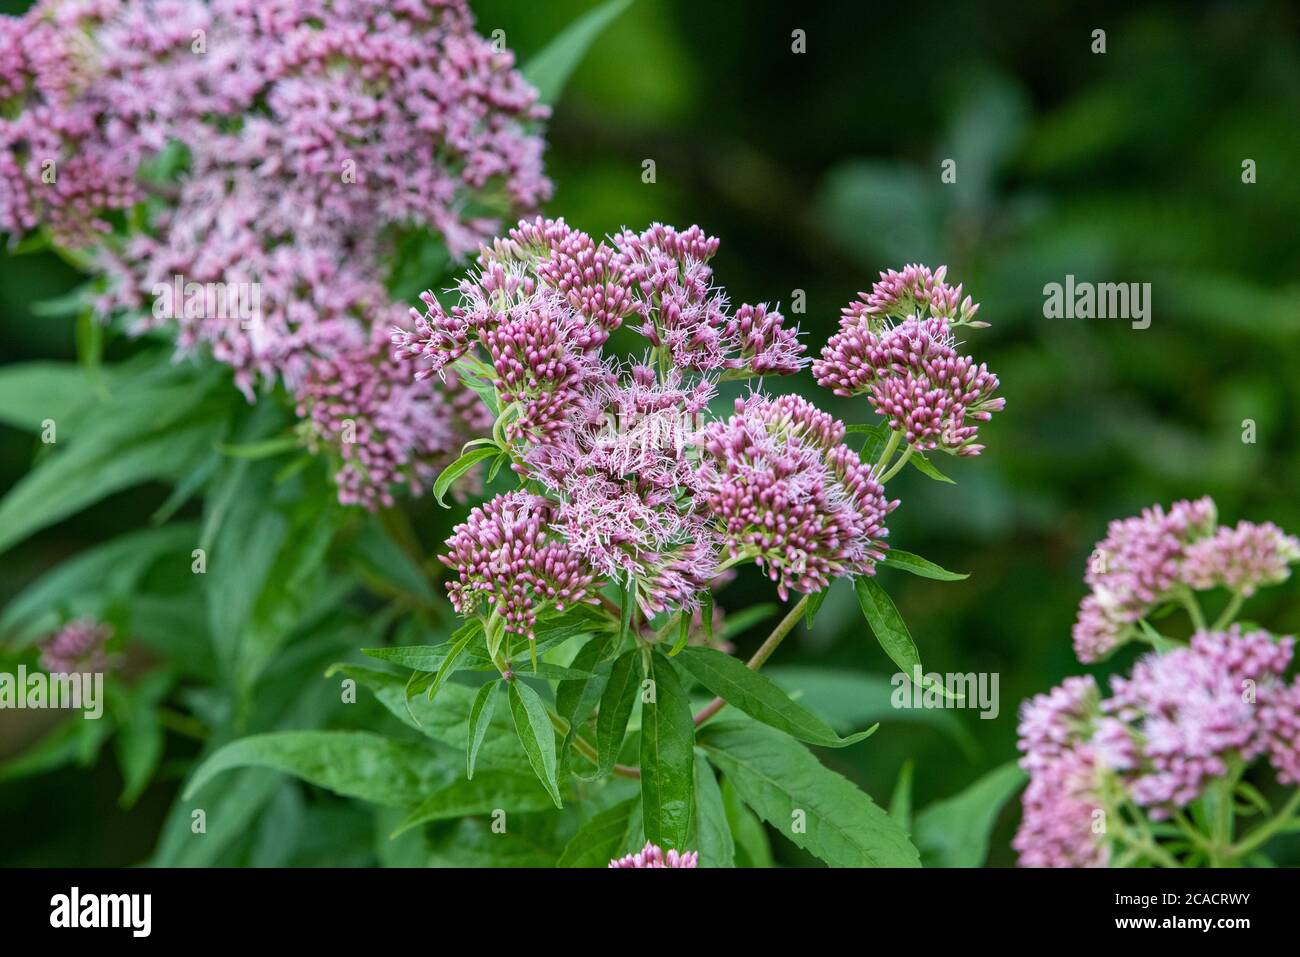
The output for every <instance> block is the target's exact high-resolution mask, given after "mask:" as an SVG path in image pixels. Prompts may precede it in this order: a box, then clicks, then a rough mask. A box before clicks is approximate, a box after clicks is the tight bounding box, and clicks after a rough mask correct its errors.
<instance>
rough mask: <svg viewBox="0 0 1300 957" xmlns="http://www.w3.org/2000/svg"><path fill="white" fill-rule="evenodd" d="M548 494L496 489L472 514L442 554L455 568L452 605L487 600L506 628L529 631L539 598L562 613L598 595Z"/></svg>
mask: <svg viewBox="0 0 1300 957" xmlns="http://www.w3.org/2000/svg"><path fill="white" fill-rule="evenodd" d="M554 520H555V508H554V505H553V503H552V502H551V501H550V500H549V499H545V498H542V497H541V496H539V495H531V494H529V493H527V492H509V493H507V494H505V495H498V496H497V497H496V498H494V499H492V501H490V502H488V503H487V504H486V505H482V506H479V507H477V508H475V509H474V510H473V511H472V512H470V515H469V518H468V519H467V520H466V521H465V522H464V523H462V524H460V525H458V526H456V529H455V531H454V532H453V533H452V536H451V537H450V538H448V539H447V548H448V553H447V554H446V555H440V556H439V558H440V559H441V560H442V562H443V563H444V564H446V565H447V566H448V567H449V568H451V569H452V570H453V571H454V572H455V573H456V577H455V579H453V580H451V581H449V582H448V583H447V594H448V595H449V596H450V598H451V603H452V605H453V606H454V607H455V609H456V611H457V612H458V613H460V614H462V615H472V614H475V613H476V612H477V611H478V610H479V607H480V605H481V604H483V603H486V604H487V605H488V606H489V607H490V610H491V611H492V612H494V613H495V614H498V615H500V616H501V617H502V618H504V619H505V625H506V627H507V628H508V629H510V630H511V631H513V632H515V633H517V634H521V635H525V636H527V637H528V638H530V639H531V638H532V637H533V628H534V626H535V625H536V623H537V612H538V609H539V608H540V606H542V605H543V604H547V605H549V606H550V607H551V608H553V609H555V610H556V611H563V610H564V609H566V608H568V607H570V606H571V605H575V604H578V603H580V602H592V603H594V602H595V601H597V599H596V597H595V587H594V584H593V582H594V576H593V574H592V572H591V570H590V568H589V566H588V565H587V564H586V562H584V561H583V560H582V557H581V556H580V555H579V554H578V553H577V552H576V551H575V550H574V549H572V548H571V547H569V545H568V543H566V542H565V541H564V539H563V537H562V536H560V535H559V534H557V533H556V532H555V531H554V529H553V528H552V523H553V522H554Z"/></svg>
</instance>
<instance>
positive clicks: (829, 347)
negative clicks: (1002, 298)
mask: <svg viewBox="0 0 1300 957" xmlns="http://www.w3.org/2000/svg"><path fill="white" fill-rule="evenodd" d="M945 271H946V267H942V268H940V269H939V270H938V271H937V272H936V273H933V274H932V273H931V272H930V270H929V269H928V268H926V267H924V266H908V267H907V268H906V269H905V270H903V272H901V273H896V272H894V271H892V270H891V271H890V272H888V273H883V274H882V277H881V281H880V282H879V283H877V284H876V285H875V287H873V289H872V292H871V293H870V294H866V293H862V294H860V297H859V301H858V302H856V303H853V304H852V305H850V306H849V307H847V308H846V309H844V311H843V316H842V318H841V319H840V328H839V331H838V332H837V333H836V334H835V335H833V336H832V337H831V338H830V340H829V341H828V342H827V344H826V347H825V348H824V349H822V354H821V358H820V359H818V360H817V361H815V362H814V363H813V375H814V376H815V377H816V379H817V383H818V384H819V385H821V386H822V387H824V388H827V389H830V390H832V391H833V392H834V393H835V394H836V395H841V396H855V395H861V394H864V393H865V394H866V395H867V396H868V398H869V400H870V402H871V404H872V406H873V407H874V408H875V409H876V411H877V412H879V413H880V414H881V415H882V416H884V418H885V420H886V421H887V423H888V425H889V427H890V429H891V430H893V431H895V432H899V433H901V434H902V435H903V437H904V438H905V439H906V441H907V443H908V444H909V445H910V446H913V447H915V448H917V449H922V450H930V449H939V448H941V449H943V450H945V451H948V452H952V453H955V454H958V455H978V454H979V453H980V451H982V449H983V446H981V445H979V444H978V443H977V442H976V441H975V440H976V437H977V435H978V432H979V426H978V423H979V422H987V421H988V420H989V419H990V418H991V416H992V414H993V413H994V412H997V411H1000V410H1001V409H1002V408H1003V406H1004V405H1005V400H1004V399H1002V398H998V397H995V396H994V393H995V392H996V391H997V389H998V385H999V383H998V378H997V376H995V375H994V374H993V373H991V372H990V371H989V369H988V366H986V365H984V364H982V363H979V364H977V363H976V362H975V360H974V359H972V358H971V357H970V356H964V355H961V354H960V353H959V352H958V351H957V345H958V343H957V340H956V337H955V336H954V334H953V331H952V330H953V328H954V327H955V326H957V325H961V324H964V323H967V320H969V318H970V317H971V316H972V315H974V312H975V310H976V309H978V306H974V305H972V304H971V303H970V300H969V298H967V299H966V300H965V301H964V303H962V304H959V303H957V299H956V298H954V297H959V296H960V292H961V290H960V287H958V288H957V289H956V290H953V289H951V288H949V287H948V286H946V285H945V284H944V283H943V276H944V273H945Z"/></svg>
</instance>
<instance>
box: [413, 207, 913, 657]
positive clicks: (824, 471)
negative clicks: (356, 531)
mask: <svg viewBox="0 0 1300 957" xmlns="http://www.w3.org/2000/svg"><path fill="white" fill-rule="evenodd" d="M717 249H718V241H717V240H716V239H714V238H712V237H709V236H707V235H705V233H704V232H703V231H702V230H701V229H700V228H699V227H698V226H692V227H691V228H690V229H687V230H683V231H679V230H676V229H674V228H673V227H670V226H663V225H659V224H655V225H653V226H651V227H650V228H649V229H647V230H645V231H644V232H641V233H634V232H631V231H629V230H624V231H623V232H621V233H619V234H618V235H617V236H614V237H613V238H612V239H611V240H610V241H609V242H598V241H596V240H593V239H592V238H591V237H590V236H588V235H587V234H586V233H583V232H581V231H578V230H575V229H572V228H571V227H569V226H568V225H566V224H565V223H564V222H563V220H543V219H538V220H535V221H532V222H523V223H520V225H519V226H518V228H516V229H514V230H511V231H510V233H509V235H508V236H507V237H505V238H503V239H500V240H498V241H497V242H496V243H495V244H494V245H493V246H492V247H491V248H485V249H484V250H483V252H482V254H481V256H480V258H479V261H478V266H477V269H476V270H475V271H474V272H473V273H472V274H471V275H470V276H469V277H468V278H467V279H466V280H465V281H464V282H462V283H461V284H460V286H459V288H458V290H457V292H458V294H459V295H458V301H457V302H456V303H455V304H454V305H451V306H450V307H445V306H444V305H443V304H442V303H440V302H439V300H438V299H437V298H436V297H435V296H434V295H433V294H432V293H426V294H425V296H424V297H423V299H424V303H425V310H424V311H423V313H417V314H416V315H415V316H414V329H413V330H410V331H407V330H404V329H398V330H396V331H395V333H394V338H393V342H394V346H395V349H396V351H397V358H398V360H399V361H411V362H416V363H418V364H419V365H420V367H421V369H420V373H419V374H420V375H421V376H424V377H428V376H432V375H445V374H447V373H448V372H450V371H453V370H455V371H459V372H462V373H465V372H466V370H469V372H468V373H467V374H473V375H477V376H479V377H481V379H482V380H483V381H484V384H485V385H486V384H488V383H490V384H491V386H492V388H493V389H494V390H495V393H496V395H497V396H498V398H499V399H500V402H501V406H502V407H501V411H500V416H499V418H498V421H497V424H496V427H495V428H494V430H493V431H494V435H495V437H496V440H497V442H498V445H499V447H500V448H501V449H502V454H508V455H509V456H510V459H511V463H512V467H513V468H514V470H515V471H516V472H517V473H518V474H519V475H520V477H521V478H522V479H523V480H524V481H527V482H529V483H531V484H532V487H533V488H536V489H538V490H540V491H541V492H542V493H543V495H544V496H545V497H546V499H547V500H549V501H551V502H553V503H554V504H553V506H552V508H553V515H552V516H551V519H550V522H551V525H550V527H551V529H553V531H554V533H556V535H557V536H558V539H559V540H560V541H562V542H563V543H564V547H565V548H566V549H567V550H568V552H569V553H571V554H572V555H574V556H577V557H578V558H579V559H580V561H581V563H582V566H583V567H584V568H586V569H589V570H590V574H591V576H593V578H594V580H596V581H598V582H599V583H600V584H602V585H603V584H605V583H607V582H618V583H620V584H621V585H623V586H624V587H628V588H630V589H631V590H632V591H634V592H635V595H636V598H637V601H638V603H639V604H640V607H641V609H642V610H643V611H644V612H645V613H646V614H647V615H654V614H656V613H659V612H662V611H666V610H675V609H686V610H688V611H694V610H695V609H696V608H698V605H699V595H700V593H702V592H703V591H705V590H707V589H708V587H709V584H710V582H711V581H713V580H714V579H715V578H716V577H717V575H718V573H719V571H722V570H725V568H727V567H730V566H732V565H735V564H738V563H740V562H742V561H754V562H756V563H757V564H759V565H760V566H762V567H763V568H764V569H765V570H766V571H767V573H768V574H769V575H770V577H771V578H772V579H773V580H774V581H776V582H777V586H778V590H779V592H780V594H781V595H782V597H785V596H786V595H787V594H788V592H790V591H798V592H803V593H811V592H815V591H818V590H820V589H822V588H824V587H826V585H827V584H828V582H829V581H830V580H831V579H832V578H835V577H842V576H856V575H869V574H872V573H873V571H874V567H875V563H876V562H877V561H878V560H879V559H880V558H881V556H882V553H883V549H884V547H885V546H884V539H885V537H886V534H887V532H886V529H885V527H884V520H885V516H886V515H887V514H888V513H889V511H890V510H891V509H892V508H893V507H894V506H895V505H896V504H897V503H896V502H890V501H888V500H886V498H885V495H884V491H883V489H882V487H881V483H880V481H879V480H878V478H877V476H876V475H875V474H874V472H873V470H872V468H871V466H869V465H867V464H864V463H862V462H861V461H860V459H859V456H858V453H857V452H855V451H854V450H852V449H850V448H849V447H848V446H846V445H844V444H843V441H842V440H843V439H844V436H845V431H846V430H845V427H844V425H843V424H842V423H840V422H838V421H836V420H835V419H833V418H832V417H831V416H829V415H827V414H826V413H824V412H821V411H819V410H817V409H816V408H815V407H814V406H813V405H812V404H811V403H809V402H807V401H805V400H803V399H800V398H798V397H794V396H784V397H780V398H773V397H769V396H767V395H764V394H762V393H759V392H752V393H751V394H750V395H749V396H748V397H746V398H744V399H742V400H740V401H738V402H737V403H736V406H735V411H734V414H733V415H731V416H729V417H714V416H712V415H711V414H710V411H709V403H710V400H711V399H713V398H714V396H715V392H716V384H717V382H718V381H719V380H720V379H723V378H739V377H742V376H762V375H767V374H776V373H791V372H795V371H797V370H798V369H799V368H800V366H801V365H802V363H803V361H804V360H803V358H802V351H803V346H802V345H801V344H800V343H799V341H798V338H797V336H796V333H795V332H794V330H792V329H790V328H788V327H787V326H786V325H785V321H784V319H783V318H782V316H781V315H780V313H779V312H777V311H776V310H775V309H772V308H770V307H769V306H766V305H760V306H749V305H742V306H739V307H738V308H736V309H735V310H734V311H733V310H732V309H731V307H730V305H729V303H728V300H727V297H726V294H725V293H724V292H723V291H722V290H721V289H720V288H719V287H717V286H716V285H715V283H714V279H713V272H712V269H711V267H710V266H709V265H708V263H709V260H710V258H711V257H712V256H713V255H714V254H715V253H716V252H717ZM623 326H626V327H627V329H629V330H631V331H633V332H636V333H639V334H640V335H641V336H642V337H643V340H644V342H645V344H646V351H645V353H644V357H643V358H641V359H640V360H639V361H634V362H631V363H626V362H621V361H618V360H616V359H614V358H612V357H610V356H609V355H607V354H606V352H605V349H604V346H605V344H606V342H607V340H608V339H609V336H610V334H611V333H613V332H614V331H615V330H617V329H619V328H620V327H623ZM483 531H484V529H483V528H482V523H481V521H477V520H474V521H471V522H470V523H466V525H464V526H461V527H460V528H458V529H457V530H456V534H455V535H454V536H453V537H452V539H451V540H449V542H448V544H449V546H451V548H452V553H451V554H450V555H448V556H446V557H445V558H444V560H445V561H447V562H448V564H449V565H451V567H452V568H453V569H454V570H455V571H456V573H457V574H458V576H459V580H458V581H457V582H456V583H455V584H454V585H453V590H454V591H457V592H459V593H460V595H461V597H460V598H458V599H457V600H458V601H461V603H462V604H464V598H463V596H464V595H465V594H466V592H465V589H467V588H468V589H478V590H481V591H483V592H484V593H488V592H490V593H491V595H492V597H493V601H494V603H495V604H494V610H496V611H497V612H498V613H500V614H501V615H503V616H504V617H506V618H507V619H508V620H509V622H510V627H512V628H526V627H527V626H529V625H530V620H529V619H527V616H523V617H521V614H520V609H519V608H516V607H515V606H513V605H512V604H511V602H512V601H513V599H512V598H510V597H508V596H507V592H506V590H505V589H503V588H502V587H499V586H498V585H496V584H493V586H492V587H491V588H483V587H482V585H481V583H482V582H484V581H486V580H488V577H489V576H487V575H486V573H485V571H484V566H483V564H482V561H481V560H480V558H479V557H478V555H479V551H481V549H480V550H479V551H475V550H474V549H472V548H470V546H469V541H468V540H467V536H468V539H473V538H474V537H475V536H478V535H480V534H481V533H483ZM488 550H489V551H490V548H489V549H488ZM466 556H470V557H469V558H467V557H466ZM512 580H513V579H512ZM512 594H514V593H512ZM518 594H523V595H527V596H530V597H532V598H538V597H544V592H542V591H538V590H537V589H535V588H533V587H532V585H531V583H530V584H529V586H528V587H527V588H525V589H524V590H523V591H522V592H518ZM568 600H572V599H571V598H570V599H568ZM524 633H527V632H526V631H525V632H524Z"/></svg>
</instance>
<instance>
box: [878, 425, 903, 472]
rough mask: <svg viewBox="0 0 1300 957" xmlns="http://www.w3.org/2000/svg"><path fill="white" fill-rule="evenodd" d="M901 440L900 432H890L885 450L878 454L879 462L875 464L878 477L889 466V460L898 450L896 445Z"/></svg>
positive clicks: (901, 434)
mask: <svg viewBox="0 0 1300 957" xmlns="http://www.w3.org/2000/svg"><path fill="white" fill-rule="evenodd" d="M902 440H903V433H902V432H890V433H889V441H888V442H887V443H885V450H884V451H883V452H881V453H880V461H878V462H877V463H876V474H877V475H879V474H880V473H881V472H883V471H884V470H885V466H886V465H888V464H889V460H890V459H892V458H893V457H894V452H895V451H896V450H897V449H898V443H899V442H901V441H902Z"/></svg>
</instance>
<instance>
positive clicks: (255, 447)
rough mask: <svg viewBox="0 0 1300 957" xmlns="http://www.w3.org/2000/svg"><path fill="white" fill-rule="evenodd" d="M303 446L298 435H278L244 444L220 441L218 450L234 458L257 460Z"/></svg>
mask: <svg viewBox="0 0 1300 957" xmlns="http://www.w3.org/2000/svg"><path fill="white" fill-rule="evenodd" d="M301 446H302V443H301V442H300V441H299V439H298V437H297V436H296V435H277V436H276V437H275V438H271V439H262V440H261V441H258V442H245V443H244V444H242V445H227V444H226V443H224V442H223V443H219V444H218V445H217V451H219V452H220V453H221V454H222V455H225V456H228V457H229V458H232V459H249V460H250V461H256V460H258V459H268V458H274V457H275V456H277V455H283V454H284V453H285V452H292V451H293V450H294V449H297V448H300V447H301Z"/></svg>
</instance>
